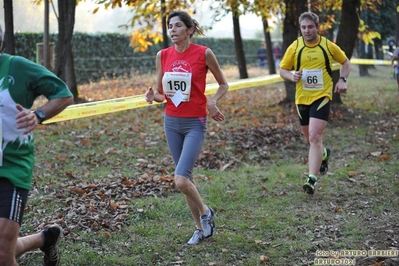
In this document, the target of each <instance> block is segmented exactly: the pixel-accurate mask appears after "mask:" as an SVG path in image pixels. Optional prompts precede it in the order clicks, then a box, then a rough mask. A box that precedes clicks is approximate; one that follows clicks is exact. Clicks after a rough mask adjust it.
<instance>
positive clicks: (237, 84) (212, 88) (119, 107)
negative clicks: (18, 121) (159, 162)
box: [43, 58, 391, 124]
mask: <svg viewBox="0 0 399 266" xmlns="http://www.w3.org/2000/svg"><path fill="white" fill-rule="evenodd" d="M351 63H352V64H367V65H388V64H389V65H390V64H391V61H389V60H371V59H358V58H353V59H351ZM340 66H341V65H340V64H338V63H334V64H333V67H332V69H333V70H338V69H339V68H340ZM282 81H283V79H282V78H281V77H280V75H279V74H273V75H267V76H266V75H265V76H263V77H256V78H248V79H241V80H238V81H233V82H229V91H234V90H240V89H246V88H251V87H258V86H262V85H267V84H272V83H277V82H282ZM218 88H219V85H218V84H217V83H213V84H208V85H207V86H206V90H205V94H206V95H212V94H215V93H216V91H217V90H218ZM154 104H161V103H157V102H154V103H153V105H154ZM148 106H150V105H149V104H148V103H147V101H146V100H145V98H144V94H143V95H136V96H131V97H123V98H116V99H110V100H104V101H96V102H90V103H81V104H74V105H70V106H68V107H67V108H65V110H63V111H62V112H61V113H59V114H58V115H56V116H54V117H52V118H51V119H48V120H46V121H44V122H43V124H50V123H55V122H61V121H66V120H72V119H78V118H84V117H90V116H96V115H102V114H108V113H114V112H119V111H124V110H129V109H135V108H140V107H148Z"/></svg>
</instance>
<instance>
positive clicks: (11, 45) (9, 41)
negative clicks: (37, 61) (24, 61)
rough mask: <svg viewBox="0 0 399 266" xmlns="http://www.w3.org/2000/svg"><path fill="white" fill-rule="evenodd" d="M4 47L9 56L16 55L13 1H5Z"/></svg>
mask: <svg viewBox="0 0 399 266" xmlns="http://www.w3.org/2000/svg"><path fill="white" fill-rule="evenodd" d="M4 27H5V29H3V30H4V39H5V42H4V47H5V52H6V53H8V54H12V55H13V54H15V39H14V15H13V5H12V0H4Z"/></svg>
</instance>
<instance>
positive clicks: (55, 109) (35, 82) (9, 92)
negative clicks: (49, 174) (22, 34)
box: [0, 26, 73, 266]
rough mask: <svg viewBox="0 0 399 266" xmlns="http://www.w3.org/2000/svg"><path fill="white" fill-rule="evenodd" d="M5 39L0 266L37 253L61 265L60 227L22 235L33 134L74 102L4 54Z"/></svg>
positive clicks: (0, 64)
mask: <svg viewBox="0 0 399 266" xmlns="http://www.w3.org/2000/svg"><path fill="white" fill-rule="evenodd" d="M3 37H4V35H3V31H2V30H1V26H0V103H1V104H0V136H1V139H2V142H1V143H0V145H1V149H0V265H1V266H14V265H17V261H16V257H17V256H20V255H22V254H23V253H25V252H27V251H30V250H33V249H37V248H40V249H41V250H42V251H43V252H44V265H58V264H59V254H58V249H57V243H58V241H59V239H60V237H61V234H62V228H61V227H60V226H58V225H53V226H49V227H47V228H46V229H45V230H44V231H42V232H40V233H37V234H33V235H29V236H25V237H18V235H19V230H20V226H21V223H22V218H23V212H24V209H25V206H26V202H27V199H28V191H29V189H30V188H31V182H32V172H33V166H34V153H33V152H34V141H33V134H32V131H33V130H34V129H35V127H36V126H37V125H38V124H40V123H42V122H43V121H44V120H46V119H49V118H51V117H53V116H55V115H56V114H58V113H59V112H61V111H62V110H63V109H65V108H66V107H67V106H68V105H70V104H71V103H72V102H73V96H72V94H71V92H70V91H69V89H68V87H67V86H66V84H65V83H64V82H63V81H62V80H60V79H59V78H58V77H57V76H56V75H54V74H53V73H52V72H50V71H49V70H47V69H46V68H45V67H43V66H41V65H38V64H35V63H33V62H31V61H29V60H27V59H25V58H23V57H19V56H11V55H8V54H4V53H2V51H3V47H4V46H3ZM39 95H44V96H45V97H46V98H47V99H48V100H49V101H48V102H47V103H46V104H44V105H43V106H41V107H40V108H39V109H37V110H36V111H34V112H33V111H31V110H30V108H31V107H32V105H33V101H34V100H35V98H36V97H37V96H39Z"/></svg>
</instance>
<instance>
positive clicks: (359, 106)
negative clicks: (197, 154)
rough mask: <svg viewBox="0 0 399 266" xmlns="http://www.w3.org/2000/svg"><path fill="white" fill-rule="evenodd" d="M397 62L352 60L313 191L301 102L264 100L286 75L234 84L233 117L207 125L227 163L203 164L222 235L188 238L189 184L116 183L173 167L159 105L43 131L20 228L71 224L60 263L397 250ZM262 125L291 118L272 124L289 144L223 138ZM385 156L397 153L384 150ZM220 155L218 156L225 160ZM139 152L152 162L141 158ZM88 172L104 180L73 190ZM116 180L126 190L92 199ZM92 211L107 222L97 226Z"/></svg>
mask: <svg viewBox="0 0 399 266" xmlns="http://www.w3.org/2000/svg"><path fill="white" fill-rule="evenodd" d="M389 70H390V68H389V67H376V69H375V70H372V71H370V73H371V74H372V76H371V77H359V75H358V71H357V66H352V73H351V75H350V78H349V80H348V86H349V90H348V93H347V94H346V95H345V96H343V97H342V98H343V101H344V103H345V106H346V107H347V108H342V107H341V108H337V109H335V113H334V114H336V115H339V116H340V117H341V118H339V119H337V118H334V119H332V121H331V123H329V125H328V128H327V131H326V134H325V144H326V145H328V146H329V147H331V148H332V151H333V153H332V159H331V162H330V170H329V173H328V174H327V175H326V176H322V177H320V178H319V182H318V186H317V191H316V193H315V194H314V195H313V196H309V195H307V194H305V193H303V191H302V185H303V182H304V180H305V174H304V173H306V172H307V164H306V157H307V146H306V145H305V143H304V140H303V139H302V137H301V136H300V131H298V130H299V125H298V124H297V123H298V122H297V118H296V114H295V112H294V111H293V110H292V109H290V108H287V107H286V106H278V105H275V104H276V100H275V99H276V98H272V99H270V100H269V102H270V101H271V103H269V105H268V106H265V105H266V104H267V103H268V101H267V99H268V97H270V95H272V94H273V91H274V92H275V93H276V92H278V91H281V90H282V87H281V86H282V85H281V84H280V85H276V84H274V85H270V87H265V88H260V89H259V88H254V89H251V90H245V92H244V91H236V92H231V93H229V96H228V97H226V99H225V101H226V102H228V101H233V105H234V106H230V105H225V106H224V105H223V103H221V104H220V108H221V110H226V109H227V111H225V114H226V116H227V117H228V119H227V121H226V122H224V123H216V122H214V121H210V122H209V125H208V133H209V132H215V134H214V135H212V136H211V135H210V134H208V135H209V136H208V137H207V140H206V143H205V145H204V151H207V152H209V154H213V155H214V156H216V155H218V156H221V157H222V156H224V158H227V159H226V160H225V162H224V164H226V162H230V166H228V167H227V168H226V169H225V170H224V171H220V170H219V169H217V168H210V169H208V168H204V167H197V168H196V169H195V171H194V175H195V176H197V177H198V178H196V180H195V181H196V184H197V186H198V189H199V191H200V194H201V196H202V197H203V200H204V202H205V203H206V204H209V205H210V206H212V207H213V208H214V209H215V210H216V212H217V216H216V224H217V233H216V235H215V236H214V237H212V238H211V239H209V240H206V241H204V242H203V243H201V244H200V245H198V246H190V247H187V246H185V245H184V243H185V242H186V241H187V240H188V239H189V238H190V237H191V234H192V233H193V231H194V222H193V219H192V218H191V216H190V212H189V210H188V207H187V205H186V203H185V200H184V197H183V195H182V194H181V193H178V192H175V190H170V191H166V192H165V193H164V194H163V195H161V196H159V195H158V196H154V195H153V196H145V197H144V196H142V197H134V196H132V194H131V191H130V190H127V189H126V188H125V187H123V186H122V185H121V183H120V182H119V181H120V180H121V178H127V179H129V180H134V179H140V178H141V177H142V176H143V175H148V176H153V175H156V174H159V175H167V174H171V173H173V166H172V165H171V164H170V163H169V164H168V163H162V162H163V161H164V160H167V158H170V156H169V151H168V149H167V146H166V143H165V140H164V137H163V129H162V121H159V122H156V123H154V122H153V121H154V118H155V117H156V118H159V117H161V116H162V114H161V112H160V110H159V107H149V108H148V109H147V108H143V109H137V110H131V111H125V112H119V113H115V114H111V115H106V116H102V117H94V118H88V119H80V120H75V121H71V122H64V123H59V124H53V125H50V126H49V127H47V128H46V129H45V130H38V132H36V135H35V136H36V146H37V148H36V157H37V158H36V160H37V162H36V169H35V172H34V179H35V186H34V189H33V190H32V193H31V197H30V199H29V202H28V207H29V208H28V211H27V212H26V214H25V222H24V224H23V226H22V230H21V232H22V233H23V234H28V233H31V232H34V231H36V230H39V229H40V228H42V227H43V226H44V225H45V224H47V223H52V222H57V223H59V224H60V225H62V226H63V228H64V229H65V237H64V238H63V240H62V242H61V244H60V252H61V256H62V265H308V264H310V265H312V264H313V260H314V259H315V258H317V257H316V254H315V253H316V251H318V250H319V251H320V250H324V251H329V250H333V251H340V250H370V249H372V248H375V249H389V248H390V247H391V246H392V245H393V241H392V240H390V239H395V237H396V239H397V237H398V236H397V232H398V229H399V228H398V224H397V219H398V215H397V203H398V195H399V179H398V176H399V170H398V167H397V161H398V157H399V152H398V151H399V137H398V127H397V125H398V123H397V116H398V114H399V104H398V99H399V93H397V91H396V88H397V86H396V82H395V80H394V79H392V78H391V72H389ZM264 90H267V91H268V92H269V91H270V93H265V94H267V95H266V96H265V95H263V96H262V93H260V94H256V95H257V96H258V97H259V98H260V99H259V101H253V102H251V108H250V109H248V108H247V110H244V109H243V107H245V106H246V104H245V103H248V102H249V101H248V100H246V99H247V98H248V99H249V98H251V97H252V98H253V97H255V96H254V95H252V96H251V95H250V94H251V93H254V92H257V91H258V92H262V91H264ZM282 91H284V90H282ZM263 97H264V98H263ZM278 98H282V96H279V97H277V99H278ZM236 99H243V101H242V102H240V101H237V100H236ZM234 112H236V113H234ZM234 114H239V116H238V117H240V118H238V117H237V118H235V116H234ZM138 118H140V119H138ZM251 121H252V122H251ZM254 121H255V122H254ZM257 126H271V127H272V126H276V127H277V128H279V127H282V128H289V130H287V131H284V132H282V131H278V129H272V130H275V131H273V132H272V134H271V135H270V137H273V136H276V135H278V134H282V135H284V134H286V135H287V136H290V137H289V138H288V140H287V141H286V143H285V144H284V143H281V142H278V143H277V142H276V143H274V142H272V143H270V144H268V145H266V146H265V147H261V148H262V149H254V150H250V151H249V150H245V149H243V148H240V142H239V141H242V139H239V140H238V138H239V137H242V135H237V136H235V137H236V138H231V139H230V140H226V143H225V144H221V141H223V140H225V139H223V138H224V137H226V138H227V137H229V136H231V134H233V133H234V132H236V133H237V134H238V133H239V132H246V131H245V130H246V129H250V128H251V127H253V128H254V129H255V128H256V127H257ZM291 131H295V132H296V133H295V134H292V135H289V134H291V133H287V132H291ZM248 132H249V131H248ZM244 136H245V134H244ZM218 138H219V139H218ZM264 152H269V153H270V154H268V155H265V154H263V153H264ZM261 153H262V154H261ZM382 155H389V158H388V159H386V160H382V159H381V158H382V157H381V156H382ZM221 157H220V158H221ZM216 158H219V157H212V159H210V160H214V161H215V162H216V161H217V160H221V159H220V158H219V159H216ZM142 160H145V161H146V162H147V163H148V164H151V165H152V166H151V167H149V166H148V165H147V164H146V163H144V164H145V165H146V166H143V165H142V164H140V162H143V161H142ZM210 160H205V159H202V160H201V161H204V162H209V161H210ZM161 173H162V174H161ZM204 177H205V178H204ZM85 182H86V183H88V184H96V185H97V186H98V191H95V192H92V193H91V194H90V193H86V194H82V195H80V194H76V193H74V192H72V191H71V190H70V188H72V187H81V186H82V184H85ZM107 191H118V193H115V194H112V193H111V194H109V195H108V194H105V195H108V196H107V197H105V200H100V199H98V200H95V197H94V196H95V195H100V194H101V193H106V192H107ZM121 191H122V192H123V191H124V193H125V194H126V195H125V196H123V194H122V192H121ZM100 192H101V193H100ZM129 193H130V194H129ZM111 201H113V202H117V203H124V204H126V205H127V206H128V207H127V211H126V212H125V213H126V214H128V218H127V219H125V220H122V221H121V222H120V223H117V226H110V224H111V225H112V221H113V219H114V215H115V213H112V211H113V210H112V209H110V208H103V207H104V204H105V205H107V204H109V202H111ZM82 206H93V208H95V210H96V211H95V212H93V217H90V215H88V214H87V213H86V214H85V213H83V212H81V211H79V208H82ZM105 210H107V211H105ZM95 215H99V216H100V217H102V220H101V221H103V222H104V221H105V222H104V224H100V225H99V226H94V225H95V221H96V219H95ZM71 217H72V218H71ZM104 217H105V218H104ZM89 218H90V219H89ZM87 221H88V222H87ZM106 221H108V222H110V223H109V224H107V223H106ZM83 223H84V225H85V227H82V226H81V225H82V224H83ZM262 255H264V256H267V258H268V260H267V261H266V262H262V261H261V259H260V257H261V256H262ZM41 259H42V255H41V253H40V252H37V251H35V252H31V253H28V254H26V255H24V256H22V257H21V258H20V265H39V264H40V261H41ZM370 261H372V260H369V261H368V262H370ZM370 264H371V263H370Z"/></svg>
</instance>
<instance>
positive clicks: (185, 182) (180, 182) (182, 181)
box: [175, 175, 191, 191]
mask: <svg viewBox="0 0 399 266" xmlns="http://www.w3.org/2000/svg"><path fill="white" fill-rule="evenodd" d="M175 184H176V186H177V188H178V189H179V190H181V191H184V190H185V189H187V187H188V186H189V185H191V180H190V179H188V178H187V177H185V176H181V175H175Z"/></svg>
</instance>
